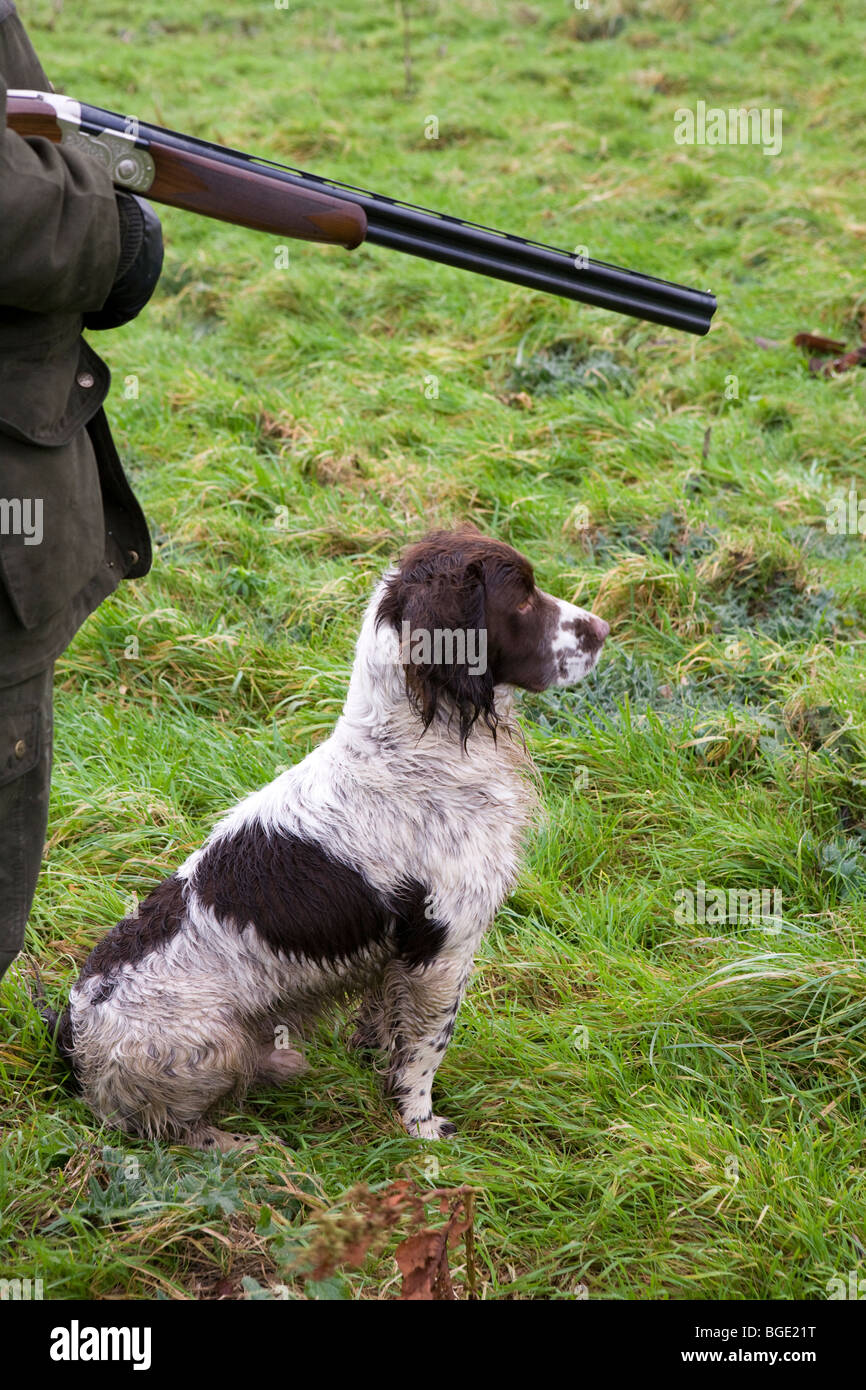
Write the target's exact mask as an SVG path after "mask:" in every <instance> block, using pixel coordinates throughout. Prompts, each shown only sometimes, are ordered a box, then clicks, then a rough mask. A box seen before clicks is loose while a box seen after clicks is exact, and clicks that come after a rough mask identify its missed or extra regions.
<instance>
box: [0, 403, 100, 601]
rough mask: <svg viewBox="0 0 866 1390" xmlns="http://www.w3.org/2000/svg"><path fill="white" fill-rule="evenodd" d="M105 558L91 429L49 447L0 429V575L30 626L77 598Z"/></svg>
mask: <svg viewBox="0 0 866 1390" xmlns="http://www.w3.org/2000/svg"><path fill="white" fill-rule="evenodd" d="M104 558H105V519H104V515H103V506H102V490H101V487H100V482H99V470H98V468H97V463H96V457H95V454H94V452H93V445H92V444H91V442H90V436H89V434H88V432H87V430H86V429H80V430H79V431H78V433H77V434H76V435H75V436H74V438H73V439H71V440H70V441H69V442H68V443H67V444H64V445H63V446H60V447H55V448H50V449H45V448H39V447H38V446H37V445H34V444H30V443H25V442H21V441H18V440H16V439H12V438H10V437H8V436H4V435H2V434H0V578H2V580H3V581H4V584H5V588H6V592H7V594H8V596H9V601H10V603H11V604H12V607H13V609H14V611H15V614H16V616H17V618H18V620H19V621H20V622H21V624H22V625H23V626H24V627H25V628H36V627H39V626H40V624H41V623H44V622H46V621H47V620H48V619H49V618H51V617H52V616H53V615H54V614H55V613H57V612H59V610H60V609H61V608H63V607H65V606H66V605H67V604H68V603H70V602H71V600H72V599H74V597H75V595H76V594H77V593H78V592H79V591H80V590H81V589H83V588H84V586H85V585H86V584H87V582H88V581H89V580H90V579H92V578H93V576H94V575H95V574H96V573H97V572H98V571H99V569H100V568H101V566H102V562H103V560H104Z"/></svg>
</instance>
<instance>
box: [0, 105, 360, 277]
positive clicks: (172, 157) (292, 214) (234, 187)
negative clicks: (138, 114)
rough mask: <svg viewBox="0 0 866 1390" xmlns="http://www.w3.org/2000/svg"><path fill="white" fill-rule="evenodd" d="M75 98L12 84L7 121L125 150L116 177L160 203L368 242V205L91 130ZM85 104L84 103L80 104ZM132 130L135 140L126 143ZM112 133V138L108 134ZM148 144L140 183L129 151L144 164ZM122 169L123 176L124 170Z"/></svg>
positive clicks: (305, 235) (301, 233)
mask: <svg viewBox="0 0 866 1390" xmlns="http://www.w3.org/2000/svg"><path fill="white" fill-rule="evenodd" d="M77 107H78V103H77V102H74V103H70V102H69V101H68V99H66V98H63V97H55V96H54V95H53V94H52V93H46V94H42V93H38V94H37V93H33V94H30V93H27V94H26V95H24V94H20V93H15V92H10V93H9V95H8V97H7V101H6V124H7V126H8V127H9V129H10V130H14V131H15V132H16V134H18V135H23V136H25V137H26V138H28V139H30V138H33V137H36V136H41V137H42V138H43V139H46V140H52V141H54V142H56V143H60V142H68V143H69V144H70V145H72V146H74V147H77V148H79V149H81V150H83V151H85V152H89V153H92V154H94V155H96V157H97V158H99V159H100V162H103V163H105V164H107V163H108V160H107V159H106V158H105V157H104V155H105V152H108V153H111V152H112V148H113V147H114V148H116V149H117V151H118V158H117V159H116V160H115V167H114V168H112V170H111V172H112V174H113V175H114V182H115V183H116V184H118V186H120V187H127V188H129V189H130V190H131V191H134V192H139V193H146V194H147V196H148V198H152V199H153V201H154V202H156V203H167V204H168V205H169V206H170V207H174V208H183V209H184V211H186V212H197V213H199V214H200V215H201V216H203V217H215V218H216V219H217V220H218V221H220V222H231V223H234V224H235V225H237V226H239V227H252V228H253V229H254V230H255V231H258V232H272V233H274V235H276V236H285V237H293V238H295V239H296V240H298V241H318V242H325V243H327V244H329V245H332V246H345V247H346V248H347V249H348V250H353V249H354V248H355V247H356V246H360V244H361V242H362V241H363V240H364V237H365V236H366V233H367V218H366V215H365V213H364V209H363V208H362V207H359V206H357V204H352V203H346V202H344V201H342V200H341V199H338V198H334V197H331V196H330V194H327V193H322V192H319V190H318V189H312V188H309V189H308V188H296V187H294V186H293V185H287V184H285V183H281V182H279V181H277V180H274V179H273V178H271V177H269V176H268V174H267V173H266V172H262V171H260V170H257V169H256V168H255V167H254V166H253V167H251V168H235V167H231V166H228V167H227V166H226V164H225V163H224V161H222V160H220V159H219V158H218V157H215V156H213V155H208V154H204V153H200V152H197V151H192V150H177V149H173V148H171V147H170V146H168V145H163V144H160V142H159V139H158V138H155V137H153V136H152V135H151V133H150V131H148V136H147V139H146V140H145V141H142V142H141V145H140V146H139V145H137V144H136V141H135V137H134V136H133V135H132V134H131V133H130V132H125V133H124V132H111V131H105V132H103V133H102V136H103V138H102V139H101V138H100V134H98V133H94V134H88V133H87V131H86V129H84V128H83V127H82V124H81V118H80V115H79V117H78V124H77V126H76V124H75V116H74V111H73V108H77ZM79 111H80V108H79ZM124 136H125V138H126V139H127V141H128V145H129V148H128V149H126V150H124V149H123V147H122V146H121V145H120V144H119V143H118V142H119V141H120V140H123V139H124ZM104 137H107V138H104ZM138 150H141V151H143V152H146V154H147V156H149V162H148V163H147V165H146V167H147V169H148V173H149V174H151V175H152V176H151V177H150V179H149V181H148V180H147V179H146V178H145V177H143V176H142V177H140V178H139V180H138V181H137V182H135V183H133V182H131V181H127V180H124V178H123V172H124V171H123V163H124V158H125V159H126V161H127V162H128V163H129V164H130V165H135V164H137V165H138V167H139V168H140V167H141V166H142V164H143V161H142V160H141V159H140V158H139V157H138V156H137V151H138ZM118 174H119V175H120V177H117V175H118Z"/></svg>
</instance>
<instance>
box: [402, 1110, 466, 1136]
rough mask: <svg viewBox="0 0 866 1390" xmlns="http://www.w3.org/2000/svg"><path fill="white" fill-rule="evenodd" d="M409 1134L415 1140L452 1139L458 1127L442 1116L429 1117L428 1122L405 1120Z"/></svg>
mask: <svg viewBox="0 0 866 1390" xmlns="http://www.w3.org/2000/svg"><path fill="white" fill-rule="evenodd" d="M403 1124H404V1125H405V1127H406V1132H407V1134H410V1135H411V1136H412V1138H413V1139H450V1138H451V1137H452V1135H454V1134H456V1133H457V1126H456V1125H453V1124H452V1123H451V1121H450V1120H446V1119H443V1117H442V1116H441V1115H428V1116H427V1119H426V1120H404V1121H403Z"/></svg>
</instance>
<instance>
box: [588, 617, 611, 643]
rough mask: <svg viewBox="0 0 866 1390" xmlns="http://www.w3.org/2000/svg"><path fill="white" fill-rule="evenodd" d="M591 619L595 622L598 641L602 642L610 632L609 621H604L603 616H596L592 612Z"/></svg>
mask: <svg viewBox="0 0 866 1390" xmlns="http://www.w3.org/2000/svg"><path fill="white" fill-rule="evenodd" d="M592 621H593V623H594V624H595V631H596V634H597V636H598V640H599V642H603V641H604V639H605V638H606V637H608V636H609V634H610V623H606V622H605V621H604V618H597V617H596V615H595V614H594V613H593V615H592Z"/></svg>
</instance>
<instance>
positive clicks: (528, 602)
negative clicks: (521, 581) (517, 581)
mask: <svg viewBox="0 0 866 1390" xmlns="http://www.w3.org/2000/svg"><path fill="white" fill-rule="evenodd" d="M531 607H532V595H531V594H530V595H529V598H525V599H524V600H523V602H522V603H518V605H517V611H518V613H528V612H529V610H530V608H531Z"/></svg>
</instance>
